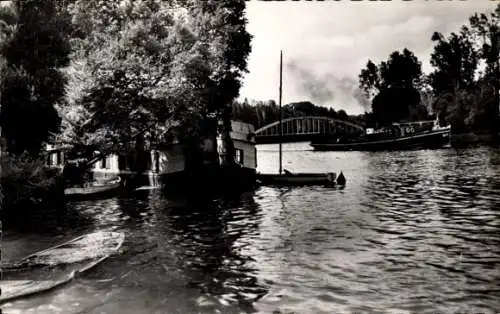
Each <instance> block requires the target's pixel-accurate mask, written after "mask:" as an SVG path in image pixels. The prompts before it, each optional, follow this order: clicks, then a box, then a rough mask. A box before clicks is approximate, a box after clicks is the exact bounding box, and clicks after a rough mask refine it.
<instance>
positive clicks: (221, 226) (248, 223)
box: [158, 193, 267, 306]
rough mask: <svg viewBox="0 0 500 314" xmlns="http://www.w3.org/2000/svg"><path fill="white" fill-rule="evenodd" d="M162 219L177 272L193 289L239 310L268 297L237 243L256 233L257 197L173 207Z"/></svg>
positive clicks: (171, 204)
mask: <svg viewBox="0 0 500 314" xmlns="http://www.w3.org/2000/svg"><path fill="white" fill-rule="evenodd" d="M158 215H164V217H162V218H158V220H159V221H162V223H164V224H165V225H164V226H163V228H164V229H168V231H167V230H166V232H167V233H170V244H171V245H172V248H171V249H173V250H175V254H176V258H177V261H178V263H177V264H178V265H176V267H179V268H181V269H182V271H183V272H184V273H185V274H186V275H187V276H188V278H189V279H188V280H189V281H190V286H194V287H197V288H199V289H201V290H202V292H204V293H207V294H209V295H213V296H216V297H222V298H225V299H228V300H229V301H231V300H232V301H234V302H238V303H239V305H240V306H244V305H247V306H250V305H251V303H252V302H254V301H256V300H258V299H259V298H260V297H262V296H263V295H264V294H265V293H266V292H267V290H265V289H264V288H263V287H261V286H260V285H259V283H258V282H257V278H256V276H255V272H256V269H255V268H253V267H252V265H251V262H252V258H251V257H250V256H246V255H244V254H242V253H241V247H240V246H241V244H237V242H239V241H240V240H242V241H245V240H246V239H247V238H248V237H249V236H251V234H252V233H255V232H258V225H259V207H258V205H257V204H256V203H255V201H254V199H253V193H246V194H242V195H233V196H232V197H226V198H224V199H218V200H208V199H197V200H195V199H190V200H187V201H186V200H184V201H176V202H169V203H168V204H167V208H165V209H164V210H162V211H158Z"/></svg>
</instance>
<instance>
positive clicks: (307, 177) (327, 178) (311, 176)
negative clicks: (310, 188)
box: [257, 173, 335, 186]
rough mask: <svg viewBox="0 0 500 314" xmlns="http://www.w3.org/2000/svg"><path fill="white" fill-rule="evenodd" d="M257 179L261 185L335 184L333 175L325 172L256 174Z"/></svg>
mask: <svg viewBox="0 0 500 314" xmlns="http://www.w3.org/2000/svg"><path fill="white" fill-rule="evenodd" d="M257 180H258V181H259V182H260V183H261V184H262V185H287V186H306V185H327V186H333V185H335V175H332V174H326V173H300V174H281V175H280V174H257Z"/></svg>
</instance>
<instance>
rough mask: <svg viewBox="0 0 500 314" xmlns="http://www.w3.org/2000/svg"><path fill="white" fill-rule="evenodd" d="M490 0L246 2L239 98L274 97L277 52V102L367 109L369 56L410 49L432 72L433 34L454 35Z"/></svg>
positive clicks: (356, 110)
mask: <svg viewBox="0 0 500 314" xmlns="http://www.w3.org/2000/svg"><path fill="white" fill-rule="evenodd" d="M496 3H497V2H496V1H491V0H465V1H461V0H448V1H439V0H413V1H402V0H393V1H366V0H365V1H359V2H351V1H347V0H344V1H332V0H326V1H297V2H295V1H283V2H276V1H272V2H267V1H258V0H250V1H247V10H246V15H247V19H248V25H247V30H248V32H249V33H250V34H252V35H253V38H252V52H251V54H250V56H249V59H248V70H249V73H247V74H246V75H245V77H244V80H243V86H242V88H241V90H240V99H244V98H247V99H249V100H252V99H253V100H270V99H274V100H276V101H277V100H278V86H279V54H280V50H283V101H282V103H283V104H286V103H289V102H294V101H311V102H313V103H314V104H316V105H320V106H325V107H333V108H334V109H335V110H340V109H343V110H345V111H347V113H349V114H359V113H363V112H364V111H365V110H368V107H369V103H368V102H367V101H366V100H365V99H364V98H363V97H360V96H359V90H358V75H359V73H360V71H361V69H362V68H363V67H364V66H365V65H366V63H367V61H368V60H369V59H371V60H372V61H374V62H375V63H376V64H378V63H379V62H380V61H384V60H387V58H388V57H389V55H390V53H391V52H393V51H395V50H403V49H404V48H408V49H409V50H411V51H413V52H414V54H415V55H416V56H417V57H418V58H419V60H420V61H421V62H422V69H423V71H424V72H425V73H429V72H430V71H431V69H432V68H431V66H430V64H429V57H430V54H431V52H432V50H433V47H434V43H433V42H432V41H431V36H432V34H433V33H434V32H435V31H438V32H441V33H443V34H444V35H448V34H450V33H451V32H454V31H455V32H458V31H459V29H460V27H461V26H462V25H463V24H465V23H466V21H467V19H468V17H469V16H471V15H472V14H474V13H476V12H485V11H487V10H491V9H493V8H494V7H495V4H496Z"/></svg>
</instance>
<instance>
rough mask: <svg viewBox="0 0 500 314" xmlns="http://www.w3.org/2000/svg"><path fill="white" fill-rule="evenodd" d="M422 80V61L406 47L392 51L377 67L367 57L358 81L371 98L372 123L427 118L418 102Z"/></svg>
mask: <svg viewBox="0 0 500 314" xmlns="http://www.w3.org/2000/svg"><path fill="white" fill-rule="evenodd" d="M422 79H423V73H422V66H421V63H420V61H419V60H418V58H417V57H416V56H415V55H414V54H413V52H411V51H409V50H408V49H404V50H403V52H399V51H395V52H393V53H392V54H391V55H390V56H389V59H388V60H387V61H383V62H381V63H380V64H379V65H378V66H377V65H375V63H373V62H372V61H371V60H368V62H367V64H366V68H364V69H362V70H361V73H360V75H359V82H360V88H361V89H362V90H363V91H364V92H365V95H366V96H367V97H369V98H371V99H372V111H373V118H374V119H375V122H376V123H377V124H381V125H386V124H389V123H391V122H395V121H401V120H420V119H422V118H426V117H427V110H426V107H425V106H423V105H422V104H421V102H420V91H419V90H420V88H421V86H422V84H423V81H422Z"/></svg>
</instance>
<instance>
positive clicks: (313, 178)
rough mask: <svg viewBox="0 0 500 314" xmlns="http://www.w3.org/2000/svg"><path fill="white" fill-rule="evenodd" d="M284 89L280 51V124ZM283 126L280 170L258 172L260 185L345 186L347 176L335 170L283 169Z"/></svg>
mask: <svg viewBox="0 0 500 314" xmlns="http://www.w3.org/2000/svg"><path fill="white" fill-rule="evenodd" d="M282 91H283V52H282V51H280V81H279V101H278V103H279V124H280V125H281V122H282V115H283V113H282V109H281V99H282ZM282 145H283V128H281V132H280V136H279V157H278V161H279V170H278V174H270V173H269V174H262V173H258V174H257V184H260V185H280V186H307V185H312V186H314V185H322V186H328V187H332V186H336V185H340V186H344V185H345V181H346V180H345V177H344V174H343V173H342V172H340V175H339V177H338V178H337V174H336V173H334V172H327V173H291V172H290V171H288V170H286V169H283V148H282Z"/></svg>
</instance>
